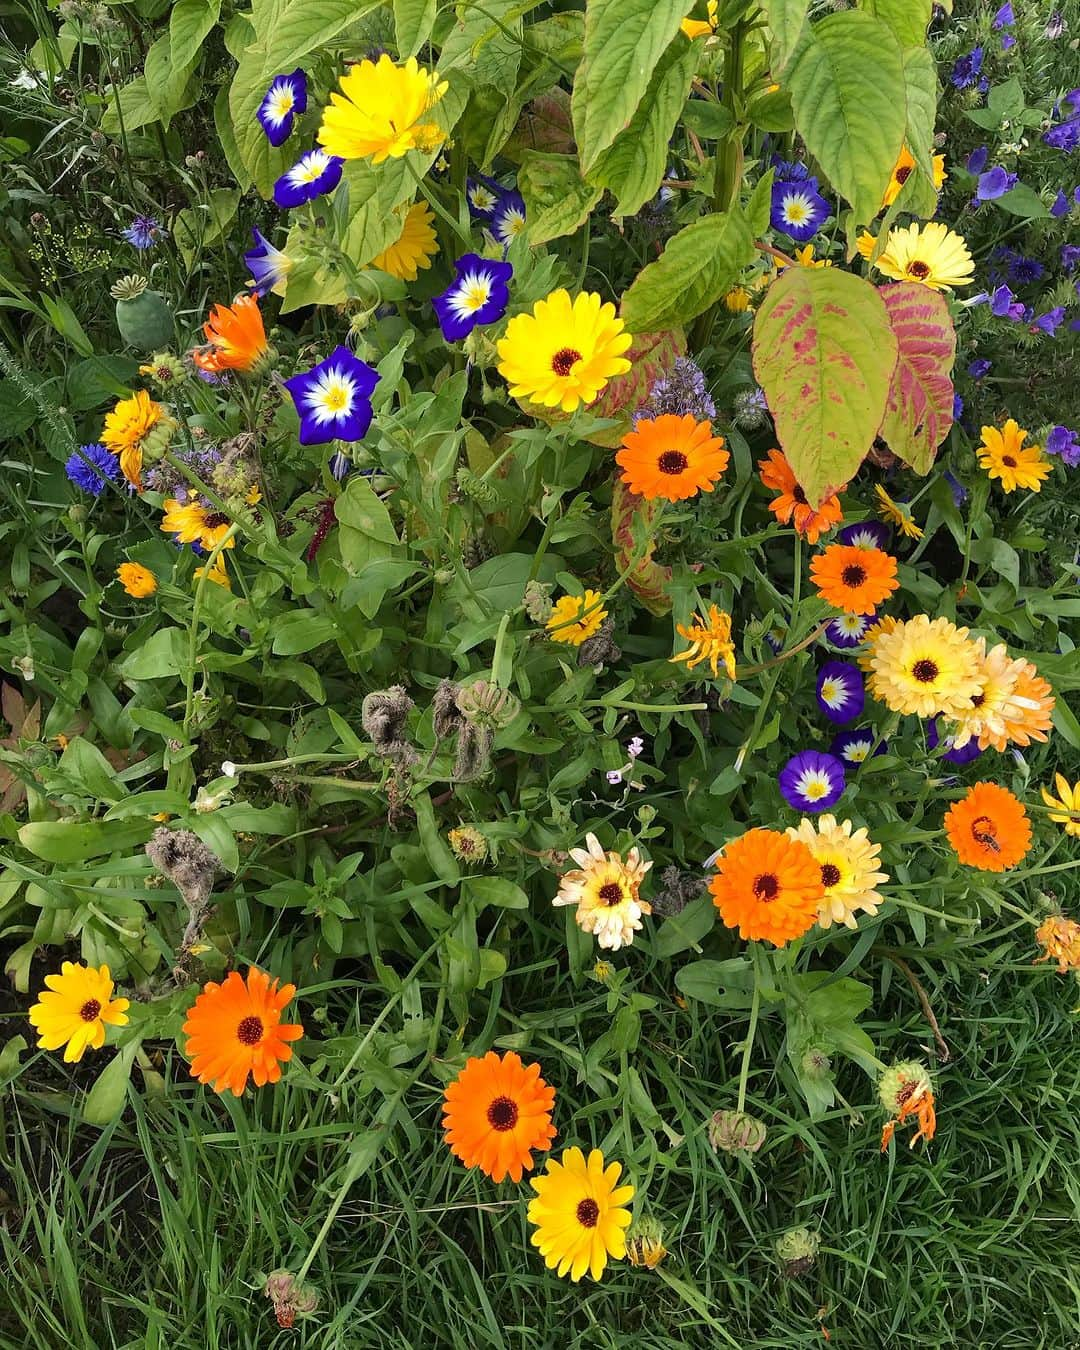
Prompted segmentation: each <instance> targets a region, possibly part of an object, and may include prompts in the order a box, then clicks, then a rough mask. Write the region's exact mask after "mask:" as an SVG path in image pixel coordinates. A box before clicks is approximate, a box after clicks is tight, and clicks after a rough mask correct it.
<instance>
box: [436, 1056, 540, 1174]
mask: <svg viewBox="0 0 1080 1350" xmlns="http://www.w3.org/2000/svg"><path fill="white" fill-rule="evenodd" d="M443 1095H444V1098H445V1103H446V1104H445V1105H444V1106H443V1129H444V1130H445V1131H446V1142H447V1144H448V1145H449V1148H450V1152H451V1153H452V1154H453V1155H454V1157H455V1158H460V1159H461V1161H462V1162H463V1163H464V1164H465V1166H466V1167H479V1169H480V1170H481V1172H483V1173H484V1174H485V1176H489V1177H490V1178H491V1179H492V1181H502V1179H503V1177H505V1176H507V1175H509V1176H510V1178H511V1180H512V1181H520V1180H521V1174H522V1172H523V1171H524V1169H525V1168H527V1167H529V1168H531V1167H532V1165H533V1160H532V1150H533V1149H534V1148H535V1149H542V1150H543V1151H545V1152H546V1151H547V1150H548V1149H549V1148H550V1147H551V1141H552V1140H553V1139H554V1138H555V1134H556V1130H555V1126H554V1125H552V1123H551V1108H552V1107H553V1106H554V1104H555V1089H554V1088H553V1087H548V1085H547V1083H545V1082H544V1080H543V1079H542V1078H541V1077H540V1065H539V1064H522V1062H521V1059H520V1057H519V1056H518V1055H516V1054H514V1052H513V1051H510V1052H509V1053H508V1054H506V1055H503V1057H502V1058H501V1059H500V1058H499V1056H498V1055H497V1054H496V1053H495V1052H494V1050H489V1051H488V1052H487V1054H486V1055H485V1056H484V1057H483V1059H476V1058H473V1059H470V1060H469V1061H468V1063H467V1064H466V1065H465V1067H464V1068H463V1069H462V1071H461V1072H460V1073H459V1074H458V1076H457V1077H456V1078H455V1079H454V1081H453V1082H452V1083H451V1084H450V1086H449V1087H448V1088H447V1089H446V1092H445V1093H444V1094H443Z"/></svg>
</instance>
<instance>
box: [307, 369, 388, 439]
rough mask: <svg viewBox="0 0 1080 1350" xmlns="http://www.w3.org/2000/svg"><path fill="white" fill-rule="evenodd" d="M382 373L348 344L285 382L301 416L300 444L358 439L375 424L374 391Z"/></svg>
mask: <svg viewBox="0 0 1080 1350" xmlns="http://www.w3.org/2000/svg"><path fill="white" fill-rule="evenodd" d="M378 382H379V374H378V372H377V371H375V370H372V368H371V366H369V365H368V364H367V363H366V362H364V361H361V360H360V358H359V357H358V356H354V355H353V353H352V352H351V351H349V349H348V347H335V348H334V350H333V351H332V352H331V353H330V355H329V356H328V357H327V358H326V360H325V361H320V362H319V364H318V365H317V366H313V367H312V369H311V370H309V371H306V372H305V373H304V374H302V375H294V376H293V377H292V379H290V380H286V381H285V388H286V389H287V390H288V391H289V393H290V395H291V396H292V401H293V403H295V405H296V412H297V415H298V416H299V418H300V444H301V445H325V444H326V443H327V442H328V441H334V440H339V441H358V440H360V439H362V437H363V436H365V435H366V434H367V429H368V427H370V426H371V418H372V408H371V394H372V392H373V391H374V389H375V386H376V385H377V384H378Z"/></svg>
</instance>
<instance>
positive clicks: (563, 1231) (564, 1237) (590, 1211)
mask: <svg viewBox="0 0 1080 1350" xmlns="http://www.w3.org/2000/svg"><path fill="white" fill-rule="evenodd" d="M621 1173H622V1167H621V1165H620V1164H619V1163H616V1162H613V1163H610V1164H609V1165H608V1166H607V1167H605V1166H604V1155H603V1154H602V1153H601V1152H600V1150H599V1149H598V1148H594V1149H593V1151H592V1152H591V1153H590V1154H589V1158H588V1161H587V1162H586V1160H585V1155H584V1154H583V1153H582V1151H581V1149H579V1148H568V1149H567V1150H566V1152H565V1153H564V1154H563V1155H562V1158H561V1159H559V1160H558V1161H556V1159H554V1158H550V1159H549V1160H548V1164H547V1168H546V1171H545V1172H544V1174H543V1175H542V1176H538V1177H531V1178H530V1179H529V1185H530V1186H531V1187H532V1188H533V1190H534V1191H535V1192H536V1199H535V1200H531V1201H530V1202H529V1211H528V1217H529V1222H530V1223H532V1224H535V1225H536V1232H535V1233H533V1234H532V1235H531V1237H530V1239H529V1241H530V1242H531V1243H532V1245H533V1246H534V1247H537V1248H539V1250H540V1255H541V1256H542V1257H543V1258H544V1264H545V1265H546V1266H547V1267H548V1268H549V1269H551V1270H556V1271H557V1273H558V1274H559V1275H566V1274H569V1276H570V1278H571V1280H573V1281H574V1283H575V1284H576V1283H577V1281H578V1280H580V1279H581V1277H582V1275H584V1274H585V1272H586V1271H588V1272H589V1273H590V1274H591V1275H592V1277H593V1279H594V1280H598V1279H599V1278H600V1276H601V1275H602V1274H603V1273H604V1267H605V1266H606V1265H607V1263H608V1258H609V1257H611V1258H613V1259H614V1260H616V1261H618V1260H621V1259H622V1258H623V1257H624V1256H625V1255H626V1229H627V1228H629V1226H630V1211H629V1210H628V1209H624V1208H622V1206H624V1205H627V1204H629V1202H630V1201H631V1200H632V1199H633V1198H634V1188H633V1186H620V1185H619V1176H620V1174H621Z"/></svg>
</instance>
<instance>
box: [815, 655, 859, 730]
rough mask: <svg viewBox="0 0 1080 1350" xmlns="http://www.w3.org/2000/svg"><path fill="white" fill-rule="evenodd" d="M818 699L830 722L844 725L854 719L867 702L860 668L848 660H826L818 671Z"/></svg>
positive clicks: (819, 705)
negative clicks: (850, 663)
mask: <svg viewBox="0 0 1080 1350" xmlns="http://www.w3.org/2000/svg"><path fill="white" fill-rule="evenodd" d="M817 701H818V707H819V708H820V709H821V711H822V712H823V713H824V714H825V716H826V717H827V718H828V719H829V721H830V722H836V723H838V724H840V725H843V723H845V722H852V721H854V719H855V718H856V717H858V716H859V714H860V713H861V712H862V710H863V704H864V703H865V702H866V690H865V689H864V687H863V678H862V675H861V674H860V673H859V671H858V669H857V668H856V667H855V666H851V665H848V663H847V662H846V661H826V663H825V664H824V665H823V666H822V667H821V670H820V671H819V673H818V680H817Z"/></svg>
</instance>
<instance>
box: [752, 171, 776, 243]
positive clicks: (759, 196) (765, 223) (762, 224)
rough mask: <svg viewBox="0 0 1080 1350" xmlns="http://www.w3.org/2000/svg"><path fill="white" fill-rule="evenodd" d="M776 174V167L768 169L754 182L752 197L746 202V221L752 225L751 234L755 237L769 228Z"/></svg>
mask: <svg viewBox="0 0 1080 1350" xmlns="http://www.w3.org/2000/svg"><path fill="white" fill-rule="evenodd" d="M775 176H776V170H775V169H767V170H766V171H765V173H763V174H762V175H761V177H760V178H759V179H758V180H757V182H756V183H755V184H754V190H753V192H751V194H750V198H749V200H748V201H747V203H746V223H747V225H749V227H750V234H751V235H752V236H753V238H755V239H756V238H757V236H758V235H759V234H764V233H765V231H766V230H767V229H768V228H769V217H770V215H771V214H772V188H773V179H774V177H775Z"/></svg>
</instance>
